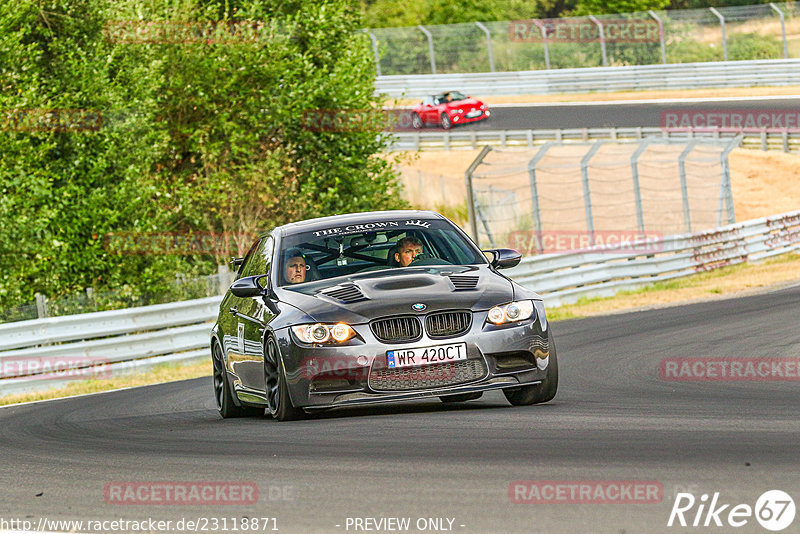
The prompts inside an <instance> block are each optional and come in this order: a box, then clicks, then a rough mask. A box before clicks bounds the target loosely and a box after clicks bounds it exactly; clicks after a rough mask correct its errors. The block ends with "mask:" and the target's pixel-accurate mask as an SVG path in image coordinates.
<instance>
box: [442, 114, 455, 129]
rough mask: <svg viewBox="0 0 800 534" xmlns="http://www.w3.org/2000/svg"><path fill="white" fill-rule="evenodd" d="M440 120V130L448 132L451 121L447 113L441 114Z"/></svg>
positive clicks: (451, 124)
mask: <svg viewBox="0 0 800 534" xmlns="http://www.w3.org/2000/svg"><path fill="white" fill-rule="evenodd" d="M440 120H441V121H442V128H444V129H445V130H449V129H450V128H452V126H453V121H451V120H450V117H448V116H447V113H442V116H441V117H440Z"/></svg>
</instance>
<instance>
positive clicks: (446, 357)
mask: <svg viewBox="0 0 800 534" xmlns="http://www.w3.org/2000/svg"><path fill="white" fill-rule="evenodd" d="M520 258H521V255H520V254H519V253H518V252H516V251H514V250H509V249H493V250H485V251H481V250H480V249H479V248H478V247H477V246H476V245H475V243H474V242H473V241H472V240H471V239H470V238H469V236H467V235H466V234H465V233H464V232H463V231H462V230H461V229H460V228H459V227H458V226H456V225H455V224H453V223H452V222H451V221H449V220H448V219H446V218H445V217H443V216H442V215H439V214H437V213H434V212H429V211H382V212H371V213H358V214H350V215H337V216H333V217H324V218H319V219H312V220H307V221H302V222H296V223H292V224H287V225H285V226H280V227H277V228H275V229H273V230H272V231H270V232H268V233H265V234H263V235H262V236H261V237H260V238H259V239H258V240H257V241H256V242H255V243H254V244H253V246H252V247H251V248H250V250H249V252H248V253H247V255H246V256H245V257H244V258H234V260H233V264H234V265H235V266H236V268H237V279H236V281H235V282H234V283H233V284H232V285H231V287H230V289H229V290H228V292H227V294H226V295H225V297H224V299H223V301H222V304H221V306H220V312H219V317H218V319H217V322H216V324H215V325H214V327H213V329H212V332H211V354H212V359H213V364H214V376H213V378H214V393H215V396H216V402H217V408H218V409H219V413H220V415H222V417H223V418H228V417H241V416H248V415H263V414H264V412H265V410H266V412H267V413H268V414H270V415H272V416H273V417H274V418H276V419H278V420H281V421H285V420H291V419H297V418H300V417H303V416H305V415H306V414H309V413H313V412H314V411H315V410H322V409H329V408H336V407H341V406H352V405H358V404H368V403H384V402H398V401H404V400H411V399H425V398H433V397H438V398H439V399H441V400H442V401H443V402H461V401H468V400H472V399H477V398H479V397H480V396H481V395H482V394H483V392H484V391H488V390H492V389H502V390H503V393H504V394H505V397H506V398H507V399H508V401H509V402H510V403H511V404H512V405H517V406H521V405H530V404H538V403H542V402H547V401H549V400H551V399H552V398H553V397H554V396H555V394H556V390H557V388H558V361H557V359H556V349H555V345H554V342H553V337H552V335H551V333H550V330H549V329H548V325H547V318H546V315H545V309H544V305H543V303H542V299H541V297H540V296H539V295H537V294H536V293H534V292H533V291H530V290H528V289H525V288H524V287H522V286H520V285H518V284H516V283H514V282H513V281H512V280H510V279H509V278H507V277H505V276H503V274H502V273H501V272H500V270H501V269H503V268H506V267H513V266H515V265H517V264H518V263H519V261H520Z"/></svg>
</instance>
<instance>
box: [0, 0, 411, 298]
mask: <svg viewBox="0 0 800 534" xmlns="http://www.w3.org/2000/svg"><path fill="white" fill-rule="evenodd" d="M351 7H352V6H350V5H349V4H348V3H347V2H345V1H343V0H321V1H319V2H314V3H308V2H299V1H295V2H283V3H277V4H276V3H272V2H267V1H258V0H251V1H235V0H229V1H227V2H226V1H225V0H218V1H201V0H197V1H194V0H186V1H183V2H182V3H180V2H156V1H153V2H148V3H144V4H143V3H142V2H138V1H137V2H134V1H132V0H129V1H127V2H125V1H123V2H112V1H111V0H53V1H52V2H49V3H48V6H47V8H46V9H44V8H42V7H40V5H39V4H38V3H34V2H32V1H29V0H22V1H21V2H15V3H7V4H5V5H4V6H3V7H0V64H2V65H3V78H2V79H0V83H1V84H2V92H0V110H3V112H5V113H6V116H8V114H9V113H11V114H12V115H13V113H12V111H13V110H19V109H34V108H35V109H75V108H80V109H89V110H99V111H100V113H101V114H102V115H103V118H104V122H103V125H102V127H100V128H99V129H98V130H96V131H79V132H78V131H74V129H72V128H66V127H65V128H56V129H52V128H50V129H48V128H45V129H44V130H42V131H20V128H19V127H6V128H5V130H6V131H3V132H0V183H1V184H2V189H3V195H2V198H0V250H1V251H2V252H3V254H2V255H0V268H2V272H3V274H2V275H1V276H2V278H0V306H3V307H7V306H11V305H14V304H16V303H20V302H24V301H29V300H31V299H32V297H33V293H34V292H37V291H39V292H44V293H46V294H47V295H48V296H50V297H55V296H58V295H62V294H68V293H71V292H74V291H77V290H81V289H83V288H84V287H88V286H95V287H98V288H102V287H119V286H121V285H128V286H129V288H130V291H132V292H133V293H139V294H141V293H144V292H147V291H157V290H158V288H159V287H164V283H162V281H163V280H164V279H169V278H174V274H175V273H202V272H213V271H215V270H216V268H215V265H216V263H217V262H218V261H220V260H222V257H223V256H224V254H223V253H217V254H216V257H214V256H209V255H205V256H179V255H175V256H165V255H161V256H156V255H119V254H114V253H112V252H110V251H109V250H108V248H107V247H106V246H104V244H105V243H104V240H105V238H106V236H107V235H108V234H109V233H112V232H113V233H120V232H123V233H150V232H175V233H181V234H191V233H194V232H198V231H202V232H207V231H214V232H232V233H237V234H238V233H246V234H248V233H249V234H251V233H253V232H256V231H259V230H264V229H267V228H269V227H270V226H272V225H276V224H281V223H285V222H289V221H292V220H296V219H298V218H306V217H314V216H321V215H329V214H334V213H343V212H353V211H366V210H374V209H384V208H393V207H400V206H403V205H404V202H403V201H402V200H401V197H400V194H399V193H400V192H399V185H398V181H397V177H396V175H395V172H394V171H393V169H392V167H391V166H390V164H389V163H388V162H387V161H386V160H385V159H383V158H382V157H379V156H380V152H381V150H382V147H383V143H384V142H385V141H386V139H385V135H383V134H380V133H379V132H376V131H370V130H364V129H362V130H361V131H320V130H326V128H318V127H314V125H313V124H312V125H311V127H309V125H308V124H307V121H306V120H305V118H306V117H307V115H308V112H309V111H314V110H328V111H327V113H329V114H333V115H348V114H352V113H356V112H355V111H348V110H369V109H373V108H374V107H375V106H377V105H378V100H377V98H376V97H374V96H373V86H374V72H375V71H374V65H372V64H371V58H372V56H371V54H370V53H369V42H368V40H367V39H366V38H365V36H364V35H363V34H361V33H360V32H358V31H356V30H357V29H358V28H359V26H360V25H361V22H360V20H359V18H358V16H357V14H354V13H353V10H352V9H351ZM120 21H122V22H120ZM124 21H155V22H156V23H157V24H156V27H159V28H161V30H158V32H156V33H155V34H153V33H152V32H151V34H152V35H155V36H156V37H158V38H156V39H150V38H149V37H148V38H147V39H138V40H137V39H136V38H135V37H136V34H135V31H134V30H135V29H136V28H137V26H136V25H135V24H134V25H133V26H131V24H128V25H127V26H126V25H125V24H126V23H125V22H124ZM137 24H138V22H137ZM236 24H238V25H239V26H236ZM248 27H249V28H251V30H252V29H253V28H257V29H255V30H253V31H255V32H256V33H255V34H252V35H250V37H251V38H243V37H242V35H241V34H240V35H239V36H238V37H237V36H236V34H234V33H232V32H231V28H240V30H239V31H241V28H248ZM115 28H116V29H120V28H121V29H122V33H120V32H118V31H116V30H115V31H109V29H112V30H114V29H115ZM139 28H140V29H141V25H140V26H139ZM203 28H211V32H212V33H204V30H203ZM215 28H216V29H215ZM151 29H152V28H151ZM126 31H127V32H128V33H127V37H134V38H133V39H127V40H126V39H125V38H124V37H126V34H125V32H126ZM214 31H216V32H217V33H213V32H214ZM159 32H160V33H159ZM151 34H148V36H150V37H152V35H151ZM198 35H200V36H201V37H202V38H199V39H198V38H197V37H198ZM231 35H233V37H231ZM328 129H329V128H328ZM241 245H242V246H246V243H244V242H242V243H241Z"/></svg>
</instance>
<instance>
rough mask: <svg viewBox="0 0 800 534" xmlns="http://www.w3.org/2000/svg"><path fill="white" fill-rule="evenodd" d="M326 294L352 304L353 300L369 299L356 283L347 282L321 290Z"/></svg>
mask: <svg viewBox="0 0 800 534" xmlns="http://www.w3.org/2000/svg"><path fill="white" fill-rule="evenodd" d="M320 293H322V294H323V295H325V296H328V297H331V298H335V299H337V300H341V301H342V302H344V303H347V304H350V303H351V302H359V301H361V300H367V297H365V296H364V293H362V292H361V290H360V289H358V286H356V285H355V284H345V285H342V286H336V287H333V288H330V289H326V290H324V291H320Z"/></svg>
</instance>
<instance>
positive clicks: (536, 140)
mask: <svg viewBox="0 0 800 534" xmlns="http://www.w3.org/2000/svg"><path fill="white" fill-rule="evenodd" d="M738 135H742V136H743V137H742V146H743V147H745V148H755V149H761V150H782V151H784V152H798V151H800V132H797V131H791V130H788V129H787V130H783V131H771V130H770V131H768V130H762V131H760V132H749V133H748V132H745V133H743V134H740V133H739V132H720V131H714V132H678V131H667V130H663V129H661V128H658V127H649V128H648V127H637V128H630V127H623V128H566V129H561V130H461V131H459V130H449V131H441V130H440V131H435V130H431V131H419V132H395V133H394V134H393V140H392V143H391V145H389V147H388V148H389V150H396V151H410V150H476V149H478V148H480V147H482V146H485V145H489V146H492V147H497V148H515V147H528V148H530V147H533V146H537V145H542V144H544V143H546V142H548V141H557V142H570V141H580V142H585V141H595V140H601V139H605V140H610V141H617V140H641V139H645V138H650V137H660V138H668V139H678V140H686V139H692V138H698V139H707V138H712V139H734V138H735V137H737V136H738Z"/></svg>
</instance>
